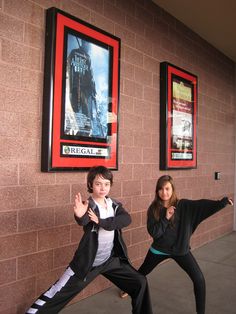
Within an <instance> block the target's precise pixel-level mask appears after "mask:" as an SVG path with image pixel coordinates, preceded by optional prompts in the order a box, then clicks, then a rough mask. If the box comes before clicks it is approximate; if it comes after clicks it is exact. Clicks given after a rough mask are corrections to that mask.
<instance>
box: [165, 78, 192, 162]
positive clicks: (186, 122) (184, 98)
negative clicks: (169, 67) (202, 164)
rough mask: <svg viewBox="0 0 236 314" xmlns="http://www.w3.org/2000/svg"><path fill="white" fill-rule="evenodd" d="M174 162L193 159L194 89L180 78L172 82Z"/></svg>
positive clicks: (172, 149)
mask: <svg viewBox="0 0 236 314" xmlns="http://www.w3.org/2000/svg"><path fill="white" fill-rule="evenodd" d="M172 88H173V91H172V92H173V95H172V96H173V97H172V141H171V159H172V160H192V159H193V109H194V108H193V99H192V95H193V93H192V87H191V85H190V84H189V83H186V82H184V81H182V80H180V79H178V78H175V77H173V82H172Z"/></svg>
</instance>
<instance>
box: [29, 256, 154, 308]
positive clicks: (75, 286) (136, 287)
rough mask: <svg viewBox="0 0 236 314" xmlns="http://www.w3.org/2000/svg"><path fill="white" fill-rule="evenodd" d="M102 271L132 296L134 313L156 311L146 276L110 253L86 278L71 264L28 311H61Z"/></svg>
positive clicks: (102, 273)
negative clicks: (82, 278) (80, 277)
mask: <svg viewBox="0 0 236 314" xmlns="http://www.w3.org/2000/svg"><path fill="white" fill-rule="evenodd" d="M100 274H101V275H103V276H104V277H106V278H107V279H109V280H110V281H111V282H112V283H114V284H115V285H116V286H117V287H119V288H120V289H121V290H122V291H126V292H127V293H128V294H129V295H130V296H131V298H132V313H133V314H152V307H151V301H150V296H149V289H148V283H147V280H146V277H145V276H143V275H142V274H140V273H139V272H138V271H137V270H136V269H134V268H133V267H132V266H131V265H130V264H129V263H127V262H126V261H122V260H120V258H118V257H110V258H109V260H108V261H107V262H105V263H104V264H102V265H100V266H97V267H94V268H93V269H92V270H91V271H90V272H89V273H88V274H87V277H86V279H85V280H81V279H79V278H78V277H77V276H76V274H75V273H74V272H73V271H72V270H71V268H70V267H69V268H67V269H66V271H65V273H64V274H63V275H62V276H61V278H60V279H59V280H58V281H56V282H55V283H54V285H52V286H51V287H50V288H49V290H47V291H46V292H44V293H43V294H42V295H41V296H40V297H39V298H38V299H37V300H36V301H35V303H34V304H33V305H32V306H31V308H30V309H28V310H27V311H26V313H27V314H32V313H36V314H42V313H43V314H56V313H59V312H60V310H62V308H63V307H64V306H65V305H66V304H67V303H68V302H69V301H70V300H71V299H73V298H74V297H75V295H77V294H78V293H79V292H81V291H82V290H83V289H84V288H85V287H86V286H87V285H88V284H89V283H90V282H91V281H92V280H93V279H95V278H96V277H97V276H98V275H100Z"/></svg>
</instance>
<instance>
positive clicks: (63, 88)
mask: <svg viewBox="0 0 236 314" xmlns="http://www.w3.org/2000/svg"><path fill="white" fill-rule="evenodd" d="M44 68H45V70H44V71H45V72H44V95H43V130H42V155H41V156H42V157H41V170H42V171H45V172H52V171H54V172H55V171H78V170H85V169H89V168H90V167H92V166H98V165H103V166H106V167H107V168H109V169H112V170H117V165H118V159H117V150H118V118H117V117H118V103H119V75H120V39H119V38H117V37H115V36H114V35H111V34H109V33H107V32H105V31H103V30H101V29H99V28H97V27H95V26H92V25H91V24H88V23H87V22H84V21H82V20H80V19H78V18H76V17H74V16H71V15H69V14H67V13H65V12H63V11H61V10H59V9H57V8H50V9H48V10H47V15H46V39H45V64H44Z"/></svg>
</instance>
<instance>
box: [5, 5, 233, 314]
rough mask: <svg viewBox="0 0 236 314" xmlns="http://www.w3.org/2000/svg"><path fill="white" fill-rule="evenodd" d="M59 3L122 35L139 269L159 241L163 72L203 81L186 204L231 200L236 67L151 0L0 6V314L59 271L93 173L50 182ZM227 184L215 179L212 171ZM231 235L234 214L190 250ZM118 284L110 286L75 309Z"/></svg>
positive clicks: (125, 151) (117, 192) (122, 155)
mask: <svg viewBox="0 0 236 314" xmlns="http://www.w3.org/2000/svg"><path fill="white" fill-rule="evenodd" d="M51 6H56V7H58V8H60V9H62V10H64V11H67V12H68V13H71V14H72V15H75V16H77V17H79V18H81V19H83V20H86V21H87V22H89V23H92V24H93V25H95V26H97V27H99V28H102V29H104V30H106V31H108V32H110V33H112V34H114V35H116V36H118V37H120V38H121V43H122V51H121V79H120V109H119V114H120V115H119V123H120V124H119V126H120V127H119V130H120V132H119V171H117V172H114V176H115V184H114V187H113V191H112V196H113V197H116V198H118V199H120V200H121V201H122V202H123V204H124V205H125V206H126V208H127V209H128V210H129V212H130V213H131V215H132V218H133V222H132V224H131V225H130V226H129V227H128V228H127V229H126V230H125V238H126V242H127V245H128V247H129V254H130V257H131V259H132V261H133V263H134V265H136V266H138V265H139V264H140V262H141V261H142V260H143V258H144V255H145V253H146V251H147V248H148V246H149V244H150V238H149V237H148V234H147V231H146V227H145V221H146V209H147V206H148V204H149V203H150V201H151V200H152V198H153V196H154V186H155V182H156V179H157V178H158V177H159V176H160V175H162V174H163V173H164V172H163V171H160V170H159V120H160V116H159V64H160V62H161V61H168V62H171V63H173V64H176V65H178V66H179V67H182V68H184V69H186V70H188V71H190V72H192V73H194V74H196V75H197V76H198V79H199V110H198V137H197V138H198V167H197V169H193V170H182V171H181V170H178V171H170V172H169V174H171V175H172V176H173V177H174V179H175V181H176V185H177V191H178V194H179V196H180V197H188V198H214V199H215V198H220V197H222V196H223V195H225V194H227V195H230V196H233V193H234V173H233V172H234V166H235V160H234V153H235V94H234V88H235V85H234V79H235V76H234V75H235V74H234V71H235V69H234V63H233V62H231V61H230V60H229V59H227V58H226V57H225V56H223V55H222V54H221V53H220V52H218V51H217V50H215V49H214V48H213V47H212V46H210V45H209V44H208V43H206V42H205V41H204V40H202V39H201V38H200V37H199V36H197V35H196V34H194V33H193V32H192V31H190V30H189V29H188V28H186V27H185V26H184V25H182V24H181V23H180V22H178V21H176V20H175V19H174V18H173V17H171V16H170V15H168V14H166V13H165V12H164V11H163V10H161V9H159V8H158V7H157V6H155V5H154V4H153V3H152V2H151V1H149V0H137V1H133V0H119V1H118V0H77V1H76V0H74V1H73V0H67V1H62V0H61V1H60V0H51V1H50V0H0V73H1V75H0V111H1V115H0V141H1V146H0V198H1V205H0V270H1V272H0V314H3V313H4V314H10V313H11V314H15V313H18V314H22V313H24V310H25V307H27V306H28V305H29V304H30V303H32V301H33V300H34V298H35V297H36V296H37V295H38V294H39V293H41V292H42V291H43V290H44V289H46V288H47V287H48V285H50V284H51V283H52V282H53V281H54V280H55V279H57V278H58V276H59V275H60V274H61V273H62V271H63V270H64V268H65V266H66V265H67V263H68V262H69V261H70V258H71V257H72V255H73V252H74V250H75V248H76V245H77V243H78V241H79V239H80V238H81V234H82V230H81V228H79V227H77V225H75V223H74V221H73V212H72V203H73V198H74V195H75V193H76V192H77V191H81V192H82V194H83V195H84V196H86V195H87V194H86V186H85V180H86V173H82V172H78V173H50V174H47V173H41V172H40V144H41V124H42V121H41V120H42V118H41V117H42V90H43V60H44V29H45V9H47V8H48V7H51ZM215 171H220V172H221V174H222V179H221V180H220V181H214V172H215ZM232 228H233V209H232V208H229V207H227V208H226V209H224V210H222V211H221V212H220V213H218V214H216V215H215V216H213V217H212V218H210V219H208V220H207V222H204V223H203V224H202V225H201V226H200V227H199V228H198V230H197V231H196V233H195V235H194V237H193V239H192V245H193V247H197V246H200V245H202V244H203V243H206V242H208V241H211V240H213V239H215V238H217V237H219V236H221V235H223V234H225V233H227V232H230V231H231V230H232ZM108 286H109V283H108V282H107V281H106V280H104V279H103V278H102V277H101V278H100V277H99V278H98V279H97V280H96V281H95V282H94V283H92V284H91V285H90V286H89V287H88V288H87V289H85V291H84V292H82V293H81V294H80V295H79V296H78V297H77V298H76V299H75V300H74V301H76V300H79V299H81V298H84V297H87V296H89V295H91V294H94V293H96V292H98V291H100V290H102V289H104V288H106V287H108Z"/></svg>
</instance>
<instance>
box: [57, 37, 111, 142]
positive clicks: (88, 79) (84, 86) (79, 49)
mask: <svg viewBox="0 0 236 314" xmlns="http://www.w3.org/2000/svg"><path fill="white" fill-rule="evenodd" d="M66 60H67V62H66V86H65V114H64V119H63V135H64V136H66V138H80V139H85V138H89V139H92V140H94V141H100V142H103V141H107V136H108V135H109V127H108V126H109V125H108V112H109V102H110V99H109V98H110V97H109V94H110V91H109V84H108V82H109V75H110V74H109V65H110V62H109V50H108V49H107V47H103V46H101V45H98V44H95V43H92V42H91V41H88V40H87V39H86V38H85V37H84V36H82V35H81V36H78V35H76V34H72V33H69V32H68V34H67V58H66Z"/></svg>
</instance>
